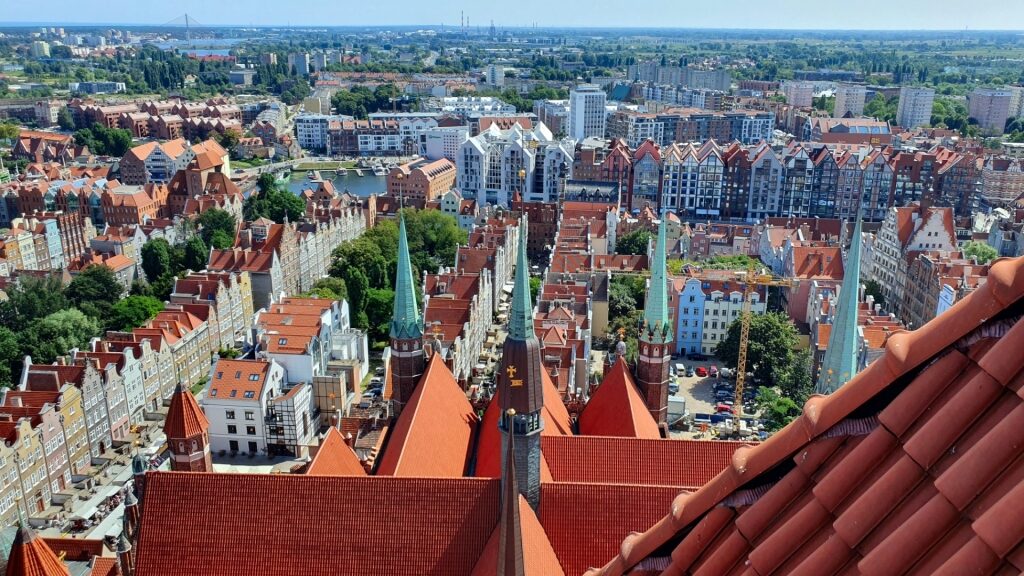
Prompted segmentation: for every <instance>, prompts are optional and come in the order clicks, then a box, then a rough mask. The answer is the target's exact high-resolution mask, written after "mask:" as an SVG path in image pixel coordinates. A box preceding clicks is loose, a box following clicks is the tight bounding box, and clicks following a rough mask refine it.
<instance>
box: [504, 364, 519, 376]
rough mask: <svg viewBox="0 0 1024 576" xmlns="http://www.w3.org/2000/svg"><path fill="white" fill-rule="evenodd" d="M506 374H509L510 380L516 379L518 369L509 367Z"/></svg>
mask: <svg viewBox="0 0 1024 576" xmlns="http://www.w3.org/2000/svg"><path fill="white" fill-rule="evenodd" d="M505 372H507V373H508V377H509V378H515V376H516V367H515V366H509V367H508V368H507V369H506V370H505Z"/></svg>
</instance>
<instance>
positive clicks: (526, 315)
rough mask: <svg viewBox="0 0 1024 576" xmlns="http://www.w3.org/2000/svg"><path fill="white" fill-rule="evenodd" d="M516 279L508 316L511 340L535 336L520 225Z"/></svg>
mask: <svg viewBox="0 0 1024 576" xmlns="http://www.w3.org/2000/svg"><path fill="white" fill-rule="evenodd" d="M520 230H521V232H520V233H519V255H518V257H517V258H516V279H515V284H514V287H513V288H512V312H511V313H510V314H509V317H508V337H509V338H512V339H513V340H526V339H527V338H536V334H535V333H534V331H533V298H532V296H531V294H530V265H529V263H528V262H527V261H526V234H525V233H526V229H525V227H524V226H522V225H520Z"/></svg>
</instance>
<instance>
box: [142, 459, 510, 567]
mask: <svg viewBox="0 0 1024 576" xmlns="http://www.w3.org/2000/svg"><path fill="white" fill-rule="evenodd" d="M499 485H500V482H499V481H497V480H489V479H488V480H482V479H474V478H458V479H455V478H395V477H380V476H377V477H372V476H368V477H363V478H356V477H337V476H308V475H302V474H299V475H292V474H276V475H270V474H219V473H218V474H208V473H187V472H151V473H149V474H148V475H147V477H146V492H145V497H144V500H143V508H144V509H145V510H146V513H145V514H143V517H142V527H141V530H140V534H139V543H138V546H137V551H138V556H137V559H136V574H137V575H138V576H154V575H159V574H168V573H173V574H174V575H175V576H209V575H211V574H278V575H299V574H301V575H303V576H335V575H338V574H364V575H368V576H376V575H379V576H406V575H408V576H423V575H438V576H458V575H468V574H470V573H471V572H472V570H473V566H474V565H475V564H476V561H477V559H478V558H479V557H480V553H481V552H482V551H483V549H484V547H485V545H486V543H487V540H488V537H489V536H490V534H491V531H492V530H493V529H494V526H495V525H496V524H497V522H498V516H499V511H500V498H499V494H498V493H499V488H500V487H499ZM183 494H187V495H188V497H187V498H183V497H182V495H183ZM257 542H258V543H259V545H252V543H257Z"/></svg>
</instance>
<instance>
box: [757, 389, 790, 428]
mask: <svg viewBox="0 0 1024 576" xmlns="http://www.w3.org/2000/svg"><path fill="white" fill-rule="evenodd" d="M757 408H758V410H760V411H761V422H763V423H764V426H765V428H766V429H767V430H768V431H769V432H775V431H776V430H779V429H781V428H783V427H784V426H785V425H786V424H789V423H790V422H791V421H793V419H794V418H796V417H797V416H799V415H800V406H799V405H798V404H797V403H796V402H794V401H793V400H792V399H790V398H787V397H785V396H783V395H781V394H779V393H778V391H776V390H775V389H774V388H768V387H763V388H760V389H759V390H758V391H757Z"/></svg>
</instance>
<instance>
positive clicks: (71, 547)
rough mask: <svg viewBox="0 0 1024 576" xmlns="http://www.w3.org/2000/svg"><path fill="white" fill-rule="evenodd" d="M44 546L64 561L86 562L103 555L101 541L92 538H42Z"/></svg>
mask: <svg viewBox="0 0 1024 576" xmlns="http://www.w3.org/2000/svg"><path fill="white" fill-rule="evenodd" d="M43 540H44V541H45V542H46V545H47V546H49V547H50V550H53V553H54V554H56V555H57V556H61V555H63V556H62V558H63V559H64V560H75V561H80V562H87V561H89V560H91V559H92V558H93V556H102V555H103V540H97V539H93V538H45V537H44V538H43Z"/></svg>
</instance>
